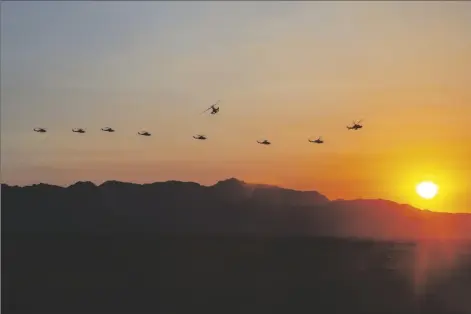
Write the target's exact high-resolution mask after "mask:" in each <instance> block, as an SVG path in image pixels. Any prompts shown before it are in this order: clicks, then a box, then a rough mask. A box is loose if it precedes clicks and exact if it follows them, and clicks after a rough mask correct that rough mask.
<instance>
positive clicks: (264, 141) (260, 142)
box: [257, 140, 271, 145]
mask: <svg viewBox="0 0 471 314" xmlns="http://www.w3.org/2000/svg"><path fill="white" fill-rule="evenodd" d="M257 143H259V144H262V145H270V144H271V142H269V141H268V140H262V141H259V140H257Z"/></svg>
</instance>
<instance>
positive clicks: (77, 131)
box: [72, 128, 85, 133]
mask: <svg viewBox="0 0 471 314" xmlns="http://www.w3.org/2000/svg"><path fill="white" fill-rule="evenodd" d="M72 132H74V133H85V130H84V129H80V128H79V129H72Z"/></svg>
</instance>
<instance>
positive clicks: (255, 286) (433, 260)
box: [2, 234, 471, 314]
mask: <svg viewBox="0 0 471 314" xmlns="http://www.w3.org/2000/svg"><path fill="white" fill-rule="evenodd" d="M2 254H3V260H2V313H5V314H8V313H48V314H51V313H61V314H68V313H130V314H131V313H132V314H138V313H221V314H227V313H244V314H250V313H256V314H262V313H270V314H271V313H293V314H297V313H325V314H328V313H348V314H354V313H375V314H381V313H392V314H407V313H430V314H433V313H463V314H465V313H471V245H470V244H469V243H464V242H453V241H448V242H437V241H435V242H434V241H429V242H421V243H393V242H374V241H364V240H363V241H360V240H341V239H334V238H308V237H302V238H301V237H284V238H281V237H278V238H276V237H271V238H270V237H242V236H234V237H230V236H225V237H222V236H191V235H186V236H158V235H149V234H145V235H144V234H140V235H138V234H133V235H129V234H128V235H122V236H113V237H111V236H105V235H95V236H92V235H87V236H85V235H84V236H79V235H71V234H69V235H66V234H55V235H53V234H49V235H41V236H39V235H30V236H27V235H24V234H23V235H19V234H16V235H11V234H10V235H9V234H3V235H2Z"/></svg>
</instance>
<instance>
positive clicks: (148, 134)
mask: <svg viewBox="0 0 471 314" xmlns="http://www.w3.org/2000/svg"><path fill="white" fill-rule="evenodd" d="M137 134H139V135H142V136H151V135H152V134H150V133H149V132H147V131H141V132H137Z"/></svg>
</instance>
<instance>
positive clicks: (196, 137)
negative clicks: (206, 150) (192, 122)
mask: <svg viewBox="0 0 471 314" xmlns="http://www.w3.org/2000/svg"><path fill="white" fill-rule="evenodd" d="M193 138H194V139H197V140H205V139H207V137H206V136H205V135H199V134H196V135H195V136H193Z"/></svg>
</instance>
